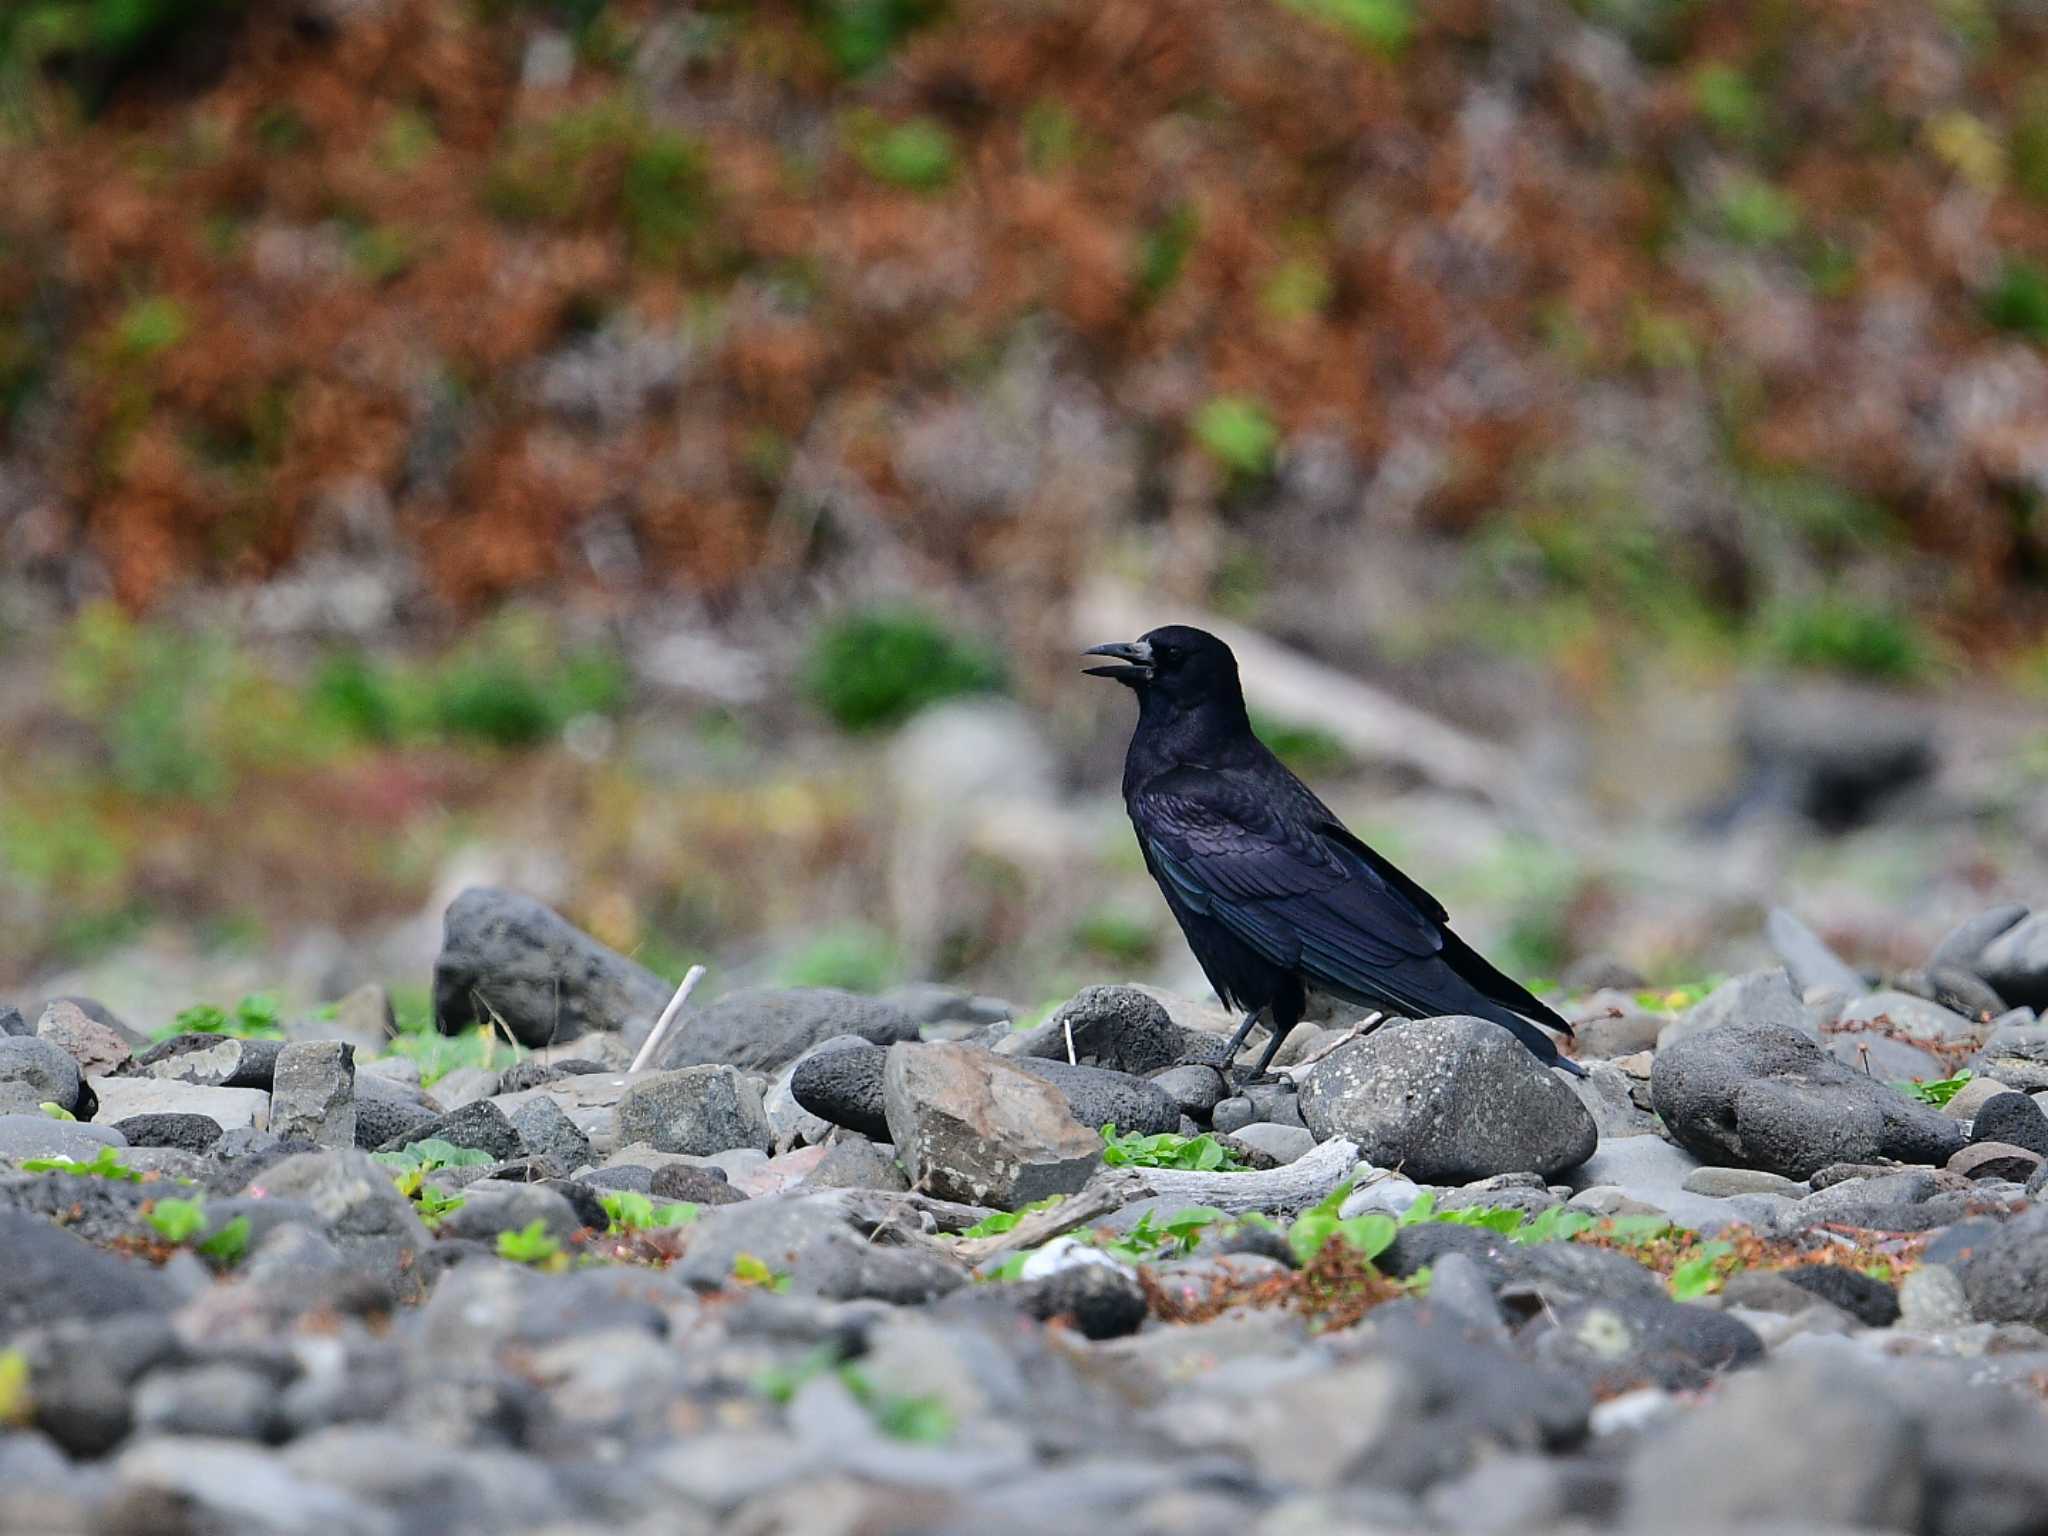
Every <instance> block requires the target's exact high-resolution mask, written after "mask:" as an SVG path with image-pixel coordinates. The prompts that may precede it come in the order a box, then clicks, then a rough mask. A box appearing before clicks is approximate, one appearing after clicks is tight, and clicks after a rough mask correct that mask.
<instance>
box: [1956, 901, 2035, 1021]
mask: <svg viewBox="0 0 2048 1536" xmlns="http://www.w3.org/2000/svg"><path fill="white" fill-rule="evenodd" d="M1967 968H1968V969H1970V970H1973V971H1975V972H1976V973H1977V974H1978V975H1979V976H1982V977H1983V978H1984V979H1985V980H1986V981H1988V982H1989V983H1991V985H1992V987H1993V988H1994V989H1995V990H1996V991H1997V993H1998V995H1999V996H2000V997H2002V998H2004V999H2005V1000H2006V1001H2007V1002H2008V1003H2012V1004H2014V1005H2016V1006H2018V1007H2023V1008H2039V1009H2044V1010H2048V912H2036V913H2034V914H2033V915H2032V916H2031V917H2028V918H2025V919H2023V920H2022V921H2020V922H2017V923H2015V924H2014V925H2013V926H2012V927H2010V928H2008V929H2006V930H2005V931H2004V932H2003V933H2001V934H1999V935H1998V936H1997V937H1996V938H1994V939H1992V940H1990V941H1989V942H1988V943H1987V944H1985V946H1984V949H1983V951H1982V953H1981V954H1980V955H1979V956H1978V957H1977V961H1976V963H1975V964H1974V965H1971V966H1969V967H1967Z"/></svg>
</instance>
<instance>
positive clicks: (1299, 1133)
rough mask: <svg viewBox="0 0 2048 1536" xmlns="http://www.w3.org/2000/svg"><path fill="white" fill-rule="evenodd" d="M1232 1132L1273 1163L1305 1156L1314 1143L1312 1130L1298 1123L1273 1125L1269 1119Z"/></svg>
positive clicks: (1312, 1148)
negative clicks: (1305, 1128) (1304, 1128)
mask: <svg viewBox="0 0 2048 1536" xmlns="http://www.w3.org/2000/svg"><path fill="white" fill-rule="evenodd" d="M1232 1134H1233V1135H1234V1136H1235V1138H1236V1139H1237V1140H1239V1141H1241V1142H1244V1143H1245V1144H1246V1145H1248V1146H1251V1147H1255V1148H1257V1149H1258V1150H1259V1151H1261V1152H1263V1153H1265V1154H1266V1155H1267V1156H1268V1157H1270V1158H1272V1159H1273V1161H1274V1162H1275V1163H1291V1162H1294V1161H1296V1160H1297V1159H1299V1158H1303V1157H1306V1156H1308V1154H1309V1153H1310V1152H1313V1151H1314V1150H1315V1145H1316V1138H1315V1133H1314V1132H1313V1131H1306V1130H1303V1129H1302V1128H1301V1127H1300V1126H1298V1125H1274V1124H1272V1123H1271V1122H1270V1121H1259V1122H1257V1123H1256V1124H1252V1125H1247V1126H1245V1127H1244V1128H1243V1129H1242V1130H1239V1131H1235V1132H1233V1133H1232Z"/></svg>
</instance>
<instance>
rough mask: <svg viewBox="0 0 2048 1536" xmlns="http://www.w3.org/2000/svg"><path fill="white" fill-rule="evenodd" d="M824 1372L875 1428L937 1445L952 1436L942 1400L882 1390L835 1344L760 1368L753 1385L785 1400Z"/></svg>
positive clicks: (948, 1413) (776, 1399) (950, 1419)
mask: <svg viewBox="0 0 2048 1536" xmlns="http://www.w3.org/2000/svg"><path fill="white" fill-rule="evenodd" d="M826 1375H836V1376H837V1377H838V1378H839V1381H840V1383H841V1385H843V1386H844V1387H845V1388H846V1390H847V1391H848V1393H850V1394H851V1395H852V1397H853V1400H854V1401H855V1402H857V1403H859V1404H860V1405H861V1407H862V1408H864V1409H866V1410H867V1413H868V1416H869V1418H871V1419H873V1420H874V1423H875V1427H876V1428H877V1429H879V1430H880V1431H881V1432H882V1433H883V1434H885V1435H888V1436H889V1437H890V1438H891V1439H895V1440H910V1441H915V1442H918V1443H921V1444H927V1445H937V1444H941V1443H943V1442H944V1441H946V1440H949V1439H951V1438H952V1434H953V1413H952V1410H951V1409H950V1408H948V1407H947V1406H946V1404H945V1402H944V1401H943V1400H942V1399H940V1398H937V1397H932V1396H928V1395H922V1394H920V1395H916V1396H908V1395H904V1394H900V1393H892V1392H884V1391H882V1390H881V1389H880V1388H878V1387H876V1386H875V1384H874V1382H873V1381H872V1380H870V1379H869V1377H868V1374H867V1373H866V1372H865V1371H863V1370H861V1369H860V1367H859V1366H857V1365H854V1364H852V1363H851V1362H849V1361H848V1360H847V1359H846V1357H845V1353H844V1350H843V1349H842V1347H841V1346H840V1345H838V1344H836V1343H826V1344H820V1345H818V1346H816V1347H815V1348H813V1349H810V1350H808V1351H806V1352H805V1353H804V1354H803V1356H801V1357H800V1358H799V1359H798V1360H797V1361H796V1362H795V1363H794V1364H792V1365H787V1366H776V1367H772V1368H771V1369H769V1370H766V1371H763V1372H762V1373H761V1375H760V1377H759V1378H758V1379H757V1380H756V1382H755V1385H756V1387H757V1389H758V1390H759V1391H760V1392H761V1393H762V1394H763V1395H764V1396H766V1397H768V1398H770V1399H771V1400H773V1401H774V1402H778V1403H785V1404H786V1403H788V1402H790V1401H791V1400H792V1399H794V1398H795V1397H796V1395H797V1393H799V1392H801V1391H802V1390H803V1389H804V1388H805V1387H806V1386H807V1385H809V1384H810V1383H811V1382H813V1381H816V1380H817V1379H818V1378H819V1377H820V1376H826Z"/></svg>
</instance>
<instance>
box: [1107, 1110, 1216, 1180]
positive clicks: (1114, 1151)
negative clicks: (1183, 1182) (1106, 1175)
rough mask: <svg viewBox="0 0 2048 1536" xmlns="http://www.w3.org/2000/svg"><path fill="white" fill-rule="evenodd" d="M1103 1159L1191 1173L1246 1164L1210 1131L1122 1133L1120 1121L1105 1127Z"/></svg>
mask: <svg viewBox="0 0 2048 1536" xmlns="http://www.w3.org/2000/svg"><path fill="white" fill-rule="evenodd" d="M1102 1161H1103V1163H1104V1164H1105V1165H1106V1166H1107V1167H1111V1168H1178V1169H1184V1170H1186V1171H1188V1172H1191V1173H1219V1172H1222V1173H1239V1172H1242V1171H1244V1168H1245V1164H1244V1163H1243V1161H1242V1160H1240V1159H1239V1158H1237V1157H1236V1156H1234V1155H1233V1154H1232V1153H1231V1151H1230V1149H1229V1148H1227V1147H1225V1146H1224V1145H1223V1143H1221V1142H1220V1141H1218V1140H1217V1139H1216V1138H1215V1137H1214V1136H1212V1135H1210V1134H1209V1133H1208V1132H1206V1131H1205V1132H1203V1133H1202V1134H1201V1135H1199V1136H1176V1135H1174V1134H1173V1133H1172V1132H1170V1131H1168V1132H1162V1133H1161V1134H1159V1135H1157V1136H1139V1135H1135V1134H1133V1135H1129V1136H1119V1135H1118V1134H1117V1129H1116V1122H1115V1121H1111V1122H1110V1123H1109V1124H1107V1125H1105V1126H1104V1127H1103V1128H1102Z"/></svg>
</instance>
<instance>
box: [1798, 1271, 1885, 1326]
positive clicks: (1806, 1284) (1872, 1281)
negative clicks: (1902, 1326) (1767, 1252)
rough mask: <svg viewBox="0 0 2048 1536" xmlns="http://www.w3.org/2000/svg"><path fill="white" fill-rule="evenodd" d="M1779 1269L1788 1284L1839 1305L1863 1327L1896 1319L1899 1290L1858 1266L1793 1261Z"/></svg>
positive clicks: (1831, 1303)
mask: <svg viewBox="0 0 2048 1536" xmlns="http://www.w3.org/2000/svg"><path fill="white" fill-rule="evenodd" d="M1783 1273H1784V1276H1785V1279H1786V1280H1787V1281H1788V1282H1789V1283H1790V1284H1792V1285H1795V1286H1797V1287H1798V1288H1799V1289H1800V1290H1802V1291H1805V1292H1806V1293H1807V1294H1809V1295H1812V1296H1818V1297H1820V1299H1821V1300H1823V1301H1825V1302H1827V1303H1829V1304H1830V1305H1832V1306H1835V1307H1839V1308H1840V1309H1841V1310H1842V1311H1844V1312H1846V1313H1847V1314H1848V1315H1849V1316H1851V1317H1853V1318H1855V1319H1856V1321H1857V1322H1859V1323H1862V1324H1863V1325H1864V1326H1865V1327H1866V1328H1889V1327H1891V1325H1892V1324H1893V1323H1896V1322H1897V1321H1898V1320H1899V1293H1898V1292H1897V1291H1895V1290H1893V1289H1892V1287H1890V1286H1889V1285H1886V1284H1885V1283H1884V1282H1883V1281H1882V1280H1879V1279H1877V1278H1875V1277H1874V1276H1871V1275H1866V1274H1864V1273H1863V1272H1862V1271H1861V1270H1858V1269H1850V1268H1848V1267H1847V1266H1846V1265H1842V1264H1795V1265H1793V1266H1792V1267H1791V1268H1790V1269H1787V1270H1785V1271H1783Z"/></svg>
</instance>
